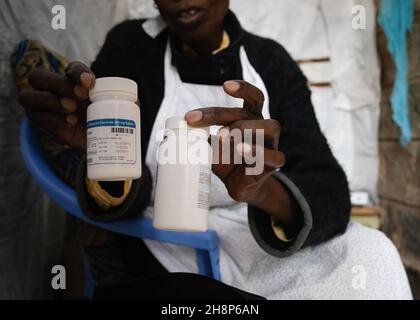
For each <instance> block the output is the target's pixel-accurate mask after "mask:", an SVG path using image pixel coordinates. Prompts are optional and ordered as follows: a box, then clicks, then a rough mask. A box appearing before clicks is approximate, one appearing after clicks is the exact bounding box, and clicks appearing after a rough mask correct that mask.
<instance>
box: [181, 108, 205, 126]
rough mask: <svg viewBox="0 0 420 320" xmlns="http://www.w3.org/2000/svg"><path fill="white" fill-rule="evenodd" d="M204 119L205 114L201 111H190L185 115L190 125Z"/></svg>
mask: <svg viewBox="0 0 420 320" xmlns="http://www.w3.org/2000/svg"><path fill="white" fill-rule="evenodd" d="M201 119H203V113H202V112H201V111H190V112H188V113H187V114H186V115H185V120H187V122H188V123H192V122H198V121H200V120H201Z"/></svg>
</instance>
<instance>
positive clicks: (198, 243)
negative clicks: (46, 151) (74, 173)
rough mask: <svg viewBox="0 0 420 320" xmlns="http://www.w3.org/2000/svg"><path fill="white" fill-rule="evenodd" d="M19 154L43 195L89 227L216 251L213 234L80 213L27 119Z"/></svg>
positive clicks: (24, 123)
mask: <svg viewBox="0 0 420 320" xmlns="http://www.w3.org/2000/svg"><path fill="white" fill-rule="evenodd" d="M20 141H21V151H22V156H23V159H24V162H25V164H26V167H27V169H28V171H29V172H30V174H31V175H32V177H33V178H34V179H35V180H36V181H37V183H38V184H39V185H40V186H41V188H42V189H43V190H44V192H45V193H47V194H48V196H49V197H50V198H51V199H52V200H53V201H54V202H56V203H57V204H58V205H60V206H61V207H62V208H63V209H64V210H65V211H67V212H68V213H70V214H71V215H73V216H74V217H76V218H78V219H81V220H83V221H85V222H87V223H89V224H91V225H94V226H97V227H99V228H102V229H105V230H109V231H112V232H115V233H119V234H124V235H128V236H131V237H136V238H142V239H149V240H157V241H162V242H166V243H172V244H177V245H182V246H187V247H190V248H195V249H200V250H209V251H211V250H216V249H217V248H218V238H217V234H216V233H215V232H214V231H207V232H175V231H163V230H158V229H156V228H154V227H153V225H152V221H151V219H147V218H143V217H139V218H135V219H129V220H121V221H115V222H106V223H101V222H95V221H92V220H90V219H89V218H87V217H86V216H85V214H84V213H83V212H82V210H81V208H80V206H79V203H78V201H77V196H76V192H75V190H73V189H72V188H71V187H70V186H68V185H67V184H66V183H65V182H64V181H63V180H61V179H60V178H59V177H58V176H57V175H56V174H55V172H54V170H53V169H52V168H51V166H50V165H49V163H48V162H47V160H46V158H45V156H44V155H43V153H42V151H41V148H40V147H39V142H38V139H37V134H36V132H35V131H34V130H33V128H32V126H31V124H30V122H29V120H28V119H27V118H25V119H24V120H23V122H22V125H21V129H20Z"/></svg>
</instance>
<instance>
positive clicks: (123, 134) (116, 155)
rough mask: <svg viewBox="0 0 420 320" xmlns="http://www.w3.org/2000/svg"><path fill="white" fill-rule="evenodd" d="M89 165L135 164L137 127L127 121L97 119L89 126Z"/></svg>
mask: <svg viewBox="0 0 420 320" xmlns="http://www.w3.org/2000/svg"><path fill="white" fill-rule="evenodd" d="M86 126H87V164H88V166H93V165H98V164H135V163H136V161H137V150H136V139H137V137H136V136H137V126H136V123H135V122H134V121H132V120H127V119H96V120H92V121H88V122H87V124H86Z"/></svg>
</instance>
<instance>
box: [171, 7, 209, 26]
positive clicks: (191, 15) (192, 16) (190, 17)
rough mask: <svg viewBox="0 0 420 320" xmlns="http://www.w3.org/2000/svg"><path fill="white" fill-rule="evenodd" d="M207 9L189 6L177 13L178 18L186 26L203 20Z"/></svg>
mask: <svg viewBox="0 0 420 320" xmlns="http://www.w3.org/2000/svg"><path fill="white" fill-rule="evenodd" d="M204 14H205V11H204V10H202V9H199V8H188V9H184V10H181V11H179V12H178V13H177V16H176V20H177V21H178V22H179V23H180V24H182V25H185V26H192V25H194V24H197V23H199V22H201V20H202V19H203V17H204Z"/></svg>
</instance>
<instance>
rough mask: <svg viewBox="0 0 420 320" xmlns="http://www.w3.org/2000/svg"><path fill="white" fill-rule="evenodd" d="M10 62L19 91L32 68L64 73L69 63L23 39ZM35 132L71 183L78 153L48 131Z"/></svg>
mask: <svg viewBox="0 0 420 320" xmlns="http://www.w3.org/2000/svg"><path fill="white" fill-rule="evenodd" d="M11 64H12V68H13V72H14V77H15V81H16V85H17V87H18V90H19V91H21V90H23V89H25V88H28V87H29V84H28V76H29V73H30V72H31V71H32V70H33V69H34V68H36V67H44V68H46V69H48V70H50V71H52V72H55V73H58V74H64V73H65V70H66V68H67V66H68V64H69V62H68V61H67V59H66V58H64V57H63V56H62V55H60V54H59V53H57V52H54V51H52V50H50V49H48V48H46V47H45V46H44V45H43V44H42V43H40V42H38V41H32V40H23V41H22V42H20V43H19V44H18V46H17V47H16V49H15V51H14V52H13V55H12V62H11ZM38 132H39V138H40V143H41V147H42V149H43V151H44V152H45V154H46V156H47V158H48V160H49V161H50V163H51V164H52V165H53V167H54V170H55V171H56V172H57V174H58V175H59V176H60V177H61V178H62V179H64V180H65V181H66V182H67V183H68V184H70V185H71V186H74V185H75V179H76V171H77V167H78V165H79V163H80V159H81V156H80V155H79V154H78V153H76V152H75V151H73V150H72V149H70V148H69V147H68V146H66V145H64V144H63V143H61V142H60V141H58V140H57V139H55V138H54V136H53V135H51V134H50V133H48V132H47V131H45V130H42V129H38Z"/></svg>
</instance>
